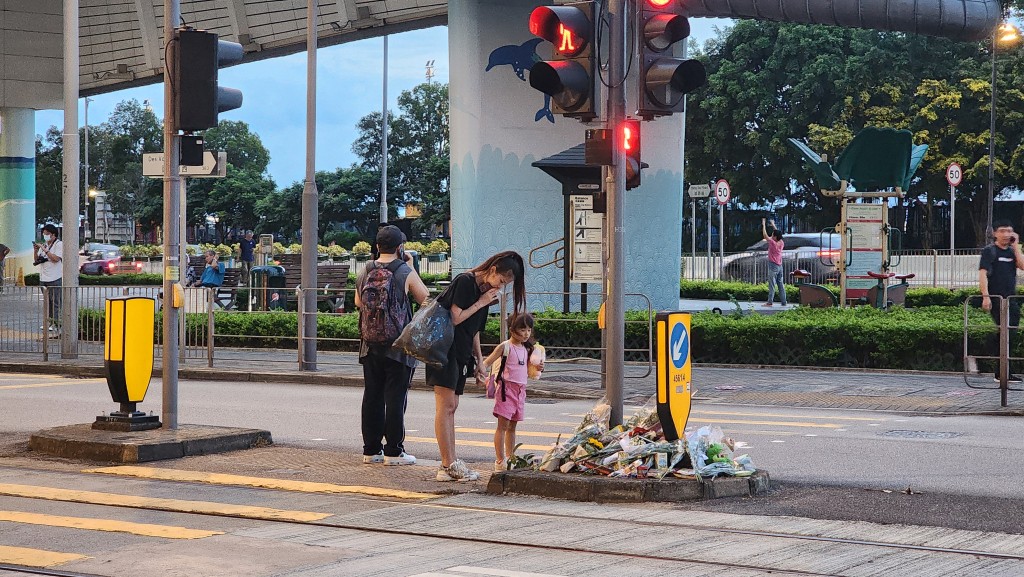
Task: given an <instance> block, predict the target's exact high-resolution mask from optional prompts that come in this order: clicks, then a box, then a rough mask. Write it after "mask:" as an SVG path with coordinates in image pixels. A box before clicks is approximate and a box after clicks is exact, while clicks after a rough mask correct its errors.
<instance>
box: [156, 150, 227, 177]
mask: <svg viewBox="0 0 1024 577" xmlns="http://www.w3.org/2000/svg"><path fill="white" fill-rule="evenodd" d="M227 167H228V153H227V152H225V151H223V150H222V151H220V152H218V153H217V155H216V156H214V154H213V152H211V151H209V150H206V151H204V152H203V165H202V166H184V165H182V166H179V167H178V173H179V174H181V176H184V177H187V178H222V177H224V176H227ZM163 175H164V153H162V152H147V153H144V154H143V155H142V176H150V177H162V176H163Z"/></svg>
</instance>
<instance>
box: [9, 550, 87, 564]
mask: <svg viewBox="0 0 1024 577" xmlns="http://www.w3.org/2000/svg"><path fill="white" fill-rule="evenodd" d="M79 559H88V557H86V556H85V555H75V554H74V553H58V552H56V551H44V550H43V549H27V548H25V547H6V546H4V545H0V563H8V564H10V565H23V566H25V567H53V566H54V565H60V564H61V563H67V562H69V561H78V560H79Z"/></svg>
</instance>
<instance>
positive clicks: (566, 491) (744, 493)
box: [487, 469, 771, 503]
mask: <svg viewBox="0 0 1024 577" xmlns="http://www.w3.org/2000/svg"><path fill="white" fill-rule="evenodd" d="M770 484H771V479H770V478H769V476H768V471H763V470H761V471H757V472H755V473H753V474H752V475H750V476H749V477H727V476H719V477H715V478H704V479H700V480H698V479H679V478H665V479H661V480H658V479H637V478H617V477H605V476H600V475H582V474H566V473H547V472H543V471H533V470H530V469H522V470H512V471H500V472H495V473H493V474H492V475H491V480H490V482H488V483H487V492H488V493H491V494H494V495H508V494H518V495H535V496H538V497H550V498H553V499H568V500H571V501H594V502H598V503H659V502H669V503H671V502H677V501H694V500H700V499H720V498H723V497H752V496H755V495H763V494H765V493H767V492H768V488H769V486H770Z"/></svg>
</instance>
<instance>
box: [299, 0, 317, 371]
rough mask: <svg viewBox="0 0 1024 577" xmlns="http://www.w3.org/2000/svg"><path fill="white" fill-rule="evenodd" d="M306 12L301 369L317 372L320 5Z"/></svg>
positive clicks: (312, 0)
mask: <svg viewBox="0 0 1024 577" xmlns="http://www.w3.org/2000/svg"><path fill="white" fill-rule="evenodd" d="M306 10H307V12H306V181H305V182H304V183H303V185H302V276H301V277H300V279H301V280H300V283H301V284H302V289H303V290H302V302H303V308H302V310H303V312H304V313H305V314H304V315H303V316H302V318H300V319H299V334H300V335H301V336H302V339H301V340H300V341H299V342H300V343H302V345H301V348H302V351H301V353H302V362H301V363H299V369H300V370H303V371H315V370H316V320H317V311H316V288H317V286H316V251H317V246H316V245H317V240H318V239H317V234H318V229H317V221H318V220H319V218H320V207H319V206H318V203H319V197H320V193H319V192H318V191H317V189H316V45H317V42H316V2H315V0H309V1H308V3H307V9H306Z"/></svg>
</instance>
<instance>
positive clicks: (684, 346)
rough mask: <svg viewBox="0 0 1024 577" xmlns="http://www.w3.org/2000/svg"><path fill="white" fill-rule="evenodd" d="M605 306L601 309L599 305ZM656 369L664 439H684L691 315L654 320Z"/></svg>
mask: <svg viewBox="0 0 1024 577" xmlns="http://www.w3.org/2000/svg"><path fill="white" fill-rule="evenodd" d="M602 306H604V305H602ZM655 339H656V342H657V345H658V346H657V351H656V353H655V354H656V356H657V366H658V418H659V419H661V428H662V430H663V431H664V433H665V439H667V440H669V441H675V440H676V439H682V438H684V430H685V429H686V421H687V420H689V418H690V396H691V394H692V389H691V386H690V382H691V376H692V375H691V358H692V355H691V347H690V315H689V314H688V313H681V312H660V313H658V314H657V316H656V317H655Z"/></svg>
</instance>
